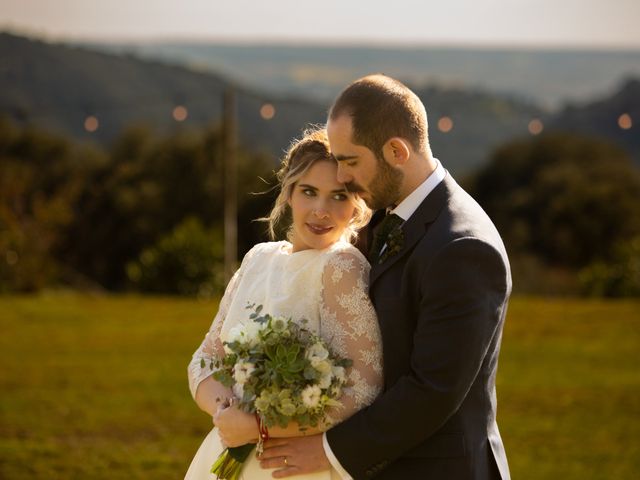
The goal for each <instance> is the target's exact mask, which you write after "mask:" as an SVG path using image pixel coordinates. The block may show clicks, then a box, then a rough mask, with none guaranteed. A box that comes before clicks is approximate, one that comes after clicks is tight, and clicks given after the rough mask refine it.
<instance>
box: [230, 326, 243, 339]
mask: <svg viewBox="0 0 640 480" xmlns="http://www.w3.org/2000/svg"><path fill="white" fill-rule="evenodd" d="M243 335H244V332H243V331H242V325H236V326H235V327H232V328H230V329H229V333H228V334H227V342H229V343H233V342H242V341H243V338H242V337H243Z"/></svg>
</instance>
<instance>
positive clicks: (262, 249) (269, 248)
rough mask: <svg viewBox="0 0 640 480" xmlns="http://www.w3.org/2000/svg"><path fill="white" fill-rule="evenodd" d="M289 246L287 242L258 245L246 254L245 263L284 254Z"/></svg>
mask: <svg viewBox="0 0 640 480" xmlns="http://www.w3.org/2000/svg"><path fill="white" fill-rule="evenodd" d="M287 245H288V242H286V241H280V242H262V243H257V244H255V245H254V246H253V247H251V249H250V250H249V251H248V252H247V253H246V254H245V256H244V260H243V262H244V261H251V260H253V259H256V258H262V257H264V256H267V255H273V254H274V253H278V252H282V251H284V250H285V249H286V247H287Z"/></svg>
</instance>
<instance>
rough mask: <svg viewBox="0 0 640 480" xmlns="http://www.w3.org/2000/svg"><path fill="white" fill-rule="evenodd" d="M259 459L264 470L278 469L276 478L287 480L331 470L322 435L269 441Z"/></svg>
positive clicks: (274, 475) (275, 474) (275, 472)
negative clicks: (286, 479)
mask: <svg viewBox="0 0 640 480" xmlns="http://www.w3.org/2000/svg"><path fill="white" fill-rule="evenodd" d="M259 459H260V466H261V467H262V468H277V469H278V470H275V471H274V472H273V477H274V478H285V477H290V476H292V475H301V474H305V473H313V472H319V471H321V470H328V469H330V468H331V464H330V463H329V460H328V459H327V456H326V455H325V454H324V447H323V446H322V435H310V436H308V437H292V438H273V439H270V440H267V441H266V442H265V444H264V452H263V453H262V455H261V456H260V457H259ZM285 460H286V461H285Z"/></svg>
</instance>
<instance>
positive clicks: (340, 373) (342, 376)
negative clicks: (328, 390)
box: [331, 366, 347, 384]
mask: <svg viewBox="0 0 640 480" xmlns="http://www.w3.org/2000/svg"><path fill="white" fill-rule="evenodd" d="M331 373H332V374H333V376H334V377H336V378H337V379H338V381H339V382H340V383H342V384H344V383H347V374H346V372H345V370H344V367H340V366H334V367H332V368H331Z"/></svg>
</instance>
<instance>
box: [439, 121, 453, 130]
mask: <svg viewBox="0 0 640 480" xmlns="http://www.w3.org/2000/svg"><path fill="white" fill-rule="evenodd" d="M452 128H453V120H451V118H450V117H440V120H438V130H440V131H441V132H442V133H449V132H450V131H451V129H452Z"/></svg>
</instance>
